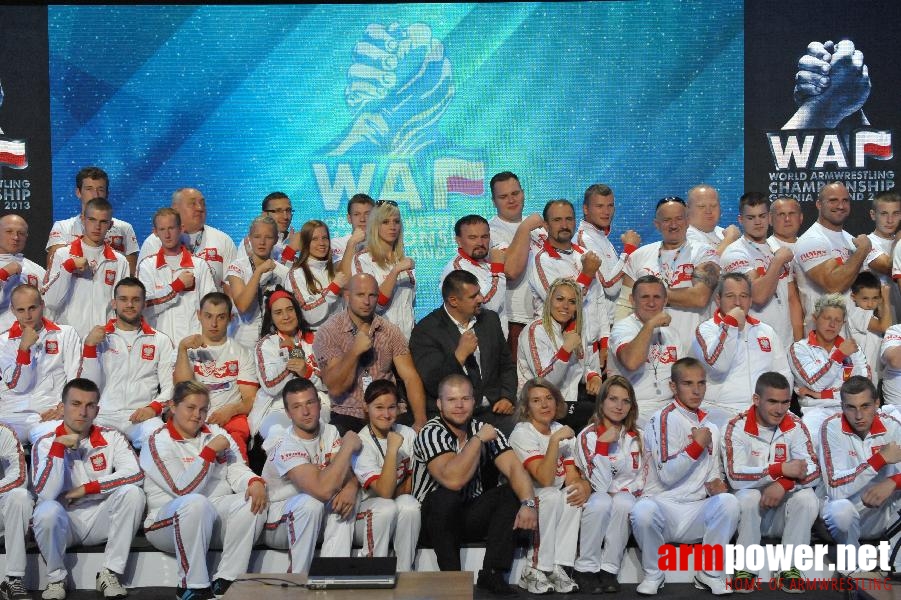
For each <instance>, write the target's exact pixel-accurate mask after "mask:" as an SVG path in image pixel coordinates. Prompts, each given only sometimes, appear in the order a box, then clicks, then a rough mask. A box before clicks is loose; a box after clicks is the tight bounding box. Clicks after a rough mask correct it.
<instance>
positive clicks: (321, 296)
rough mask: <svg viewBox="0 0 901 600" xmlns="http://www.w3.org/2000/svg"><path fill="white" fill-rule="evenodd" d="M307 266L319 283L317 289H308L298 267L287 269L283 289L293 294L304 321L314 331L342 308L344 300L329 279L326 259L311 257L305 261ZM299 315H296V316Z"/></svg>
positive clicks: (336, 285)
mask: <svg viewBox="0 0 901 600" xmlns="http://www.w3.org/2000/svg"><path fill="white" fill-rule="evenodd" d="M307 266H309V267H310V273H311V274H312V275H313V279H315V280H316V283H317V284H318V285H319V291H318V292H311V291H310V289H309V288H308V287H307V280H306V277H305V276H304V272H303V269H301V268H299V267H298V268H295V269H290V270H289V271H288V280H287V281H286V282H285V289H286V290H288V291H289V292H291V293H292V294H294V297H295V298H296V299H297V303H298V304H300V311H301V312H302V313H303V320H304V323H306V324H307V326H308V327H309V328H310V329H312V330H313V331H316V330H317V329H319V327H320V326H322V324H323V323H325V321H326V319H328V318H329V317H330V316H332V315H333V314H335V313H336V312H340V311H341V310H342V309H343V308H344V300H343V299H342V297H341V288H340V287H338V284H337V283H335V282H333V281H330V280H329V274H328V269H327V261H324V260H315V259H312V258H311V259H309V260H308V261H307ZM300 316H301V315H298V318H300Z"/></svg>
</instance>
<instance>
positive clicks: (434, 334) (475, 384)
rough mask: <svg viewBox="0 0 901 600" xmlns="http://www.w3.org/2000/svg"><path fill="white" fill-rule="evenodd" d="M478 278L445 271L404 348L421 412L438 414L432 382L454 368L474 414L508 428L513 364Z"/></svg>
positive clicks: (510, 424)
mask: <svg viewBox="0 0 901 600" xmlns="http://www.w3.org/2000/svg"><path fill="white" fill-rule="evenodd" d="M487 230H488V226H487V223H486V224H485V231H486V232H487ZM479 283H480V282H479V280H478V278H477V277H476V276H475V275H473V274H472V273H471V272H470V271H468V270H467V271H464V270H462V269H458V270H455V271H451V272H450V273H449V274H448V275H447V276H446V277H445V278H444V282H443V283H442V284H441V296H442V298H444V304H442V305H441V306H440V307H438V308H437V309H435V310H434V311H432V312H431V313H430V314H428V315H426V316H425V317H424V318H423V319H422V320H421V321H419V323H417V324H416V326H415V327H414V328H413V333H412V335H410V352H411V354H412V355H413V363H414V364H415V365H416V370H417V371H418V372H419V375H420V377H421V378H422V383H423V386H424V387H425V390H426V415H427V416H429V417H434V416H435V415H437V414H438V408H437V398H438V383H439V382H440V381H441V380H443V379H444V378H445V377H447V376H448V375H450V374H452V373H459V374H461V375H466V377H468V378H469V381H470V382H471V383H472V388H473V390H474V396H475V397H476V399H477V401H476V407H475V409H474V410H475V414H476V415H478V418H479V419H481V420H483V421H485V422H487V423H491V424H492V425H494V426H495V427H497V428H498V429H500V430H501V431H504V432H505V433H508V432H511V431H513V426H514V425H515V424H516V419H515V418H514V417H513V413H514V402H515V400H516V387H517V386H516V368H515V365H514V363H513V358H512V356H511V355H510V350H509V348H508V347H507V343H506V341H505V337H504V332H503V331H502V330H501V325H500V322H499V319H498V316H497V315H496V314H495V313H494V311H491V310H488V309H486V308H485V305H484V304H483V298H484V296H483V293H482V291H481V290H480V286H479Z"/></svg>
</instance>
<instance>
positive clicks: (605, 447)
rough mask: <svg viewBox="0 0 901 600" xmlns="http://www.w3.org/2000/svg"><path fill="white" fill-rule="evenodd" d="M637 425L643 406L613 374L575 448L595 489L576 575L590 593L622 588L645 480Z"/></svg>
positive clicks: (583, 528) (587, 506)
mask: <svg viewBox="0 0 901 600" xmlns="http://www.w3.org/2000/svg"><path fill="white" fill-rule="evenodd" d="M637 421H638V402H637V400H636V398H635V390H634V388H633V387H632V384H631V383H629V380H628V379H626V378H625V377H623V376H622V375H611V376H610V377H608V378H607V380H606V381H605V382H604V383H603V384H602V385H601V389H600V390H599V391H598V395H597V403H596V405H595V412H594V415H593V416H592V418H591V423H590V424H589V425H588V427H586V428H585V429H584V430H582V432H581V433H579V437H578V438H577V441H576V444H575V446H576V448H575V452H574V458H575V463H576V465H577V466H578V467H579V469H580V470H581V471H582V474H583V475H584V476H585V477H587V478H588V481H589V482H590V483H591V489H592V494H591V497H590V498H589V499H588V502H586V503H585V506H584V507H583V508H582V524H581V532H582V533H581V538H580V541H579V558H578V559H577V560H576V573H575V574H574V575H575V578H576V582H578V584H579V587H580V588H581V589H582V591H583V592H586V593H593V594H596V593H601V592H606V593H613V592H618V591H619V590H620V587H619V582H618V581H617V574H618V573H619V568H620V564H621V563H622V560H623V553H624V552H625V550H626V542H628V541H629V511H631V510H632V506H633V505H634V504H635V501H636V499H637V497H638V496H639V495H640V494H641V491H642V489H643V488H644V480H645V464H646V463H645V460H644V456H643V449H642V445H641V430H639V429H638V428H637V426H636V422H637ZM602 548H603V550H602Z"/></svg>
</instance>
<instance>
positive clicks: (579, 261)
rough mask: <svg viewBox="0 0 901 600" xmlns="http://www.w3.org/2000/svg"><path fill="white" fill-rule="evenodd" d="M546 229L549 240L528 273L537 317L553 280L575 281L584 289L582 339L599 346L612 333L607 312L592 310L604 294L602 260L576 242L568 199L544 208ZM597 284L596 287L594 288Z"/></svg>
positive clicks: (574, 220)
mask: <svg viewBox="0 0 901 600" xmlns="http://www.w3.org/2000/svg"><path fill="white" fill-rule="evenodd" d="M543 217H544V227H545V229H546V230H547V236H548V237H547V240H545V242H544V247H542V248H541V250H538V251H537V252H535V254H534V256H533V257H532V260H531V265H530V270H529V285H530V286H531V288H532V302H533V307H534V311H535V313H534V315H535V317H540V316H541V314H542V312H543V310H544V302H545V300H546V299H547V292H548V290H549V289H550V287H551V284H552V283H553V282H554V280H556V279H558V278H564V279H572V280H574V281H575V282H576V283H578V284H579V285H581V286H582V305H583V310H584V311H585V314H586V315H591V316H592V317H594V318H593V319H587V320H586V323H585V330H584V331H583V334H582V338H583V339H584V340H586V342H587V343H588V344H600V343H601V339H600V338H601V333H606V332H607V331H609V330H610V326H609V324H608V321H607V314H606V313H597V311H594V310H592V308H593V306H594V305H595V304H596V303H597V295H598V294H603V293H604V292H603V291H602V290H601V284H600V283H597V280H596V275H597V273H598V269H600V267H601V258H600V257H599V256H598V255H597V254H596V253H595V252H594V251H593V250H587V249H585V248H583V247H582V246H579V245H578V244H574V243H573V241H572V240H573V236H574V235H575V232H576V211H575V208H574V207H573V205H572V202H570V201H569V200H562V199H561V200H551V201H550V202H548V203H547V204H546V205H545V206H544V212H543ZM595 284H596V285H595Z"/></svg>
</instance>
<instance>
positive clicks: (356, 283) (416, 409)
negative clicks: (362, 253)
mask: <svg viewBox="0 0 901 600" xmlns="http://www.w3.org/2000/svg"><path fill="white" fill-rule="evenodd" d="M378 297H379V286H378V282H376V280H375V278H374V277H373V276H372V275H369V274H367V273H358V274H356V275H354V276H353V277H351V278H350V282H349V283H348V284H347V286H345V288H344V303H345V305H346V306H347V308H346V310H343V311H341V312H338V313H335V314H334V315H332V316H331V317H329V318H328V320H327V321H326V322H325V323H323V324H322V326H321V327H320V328H319V329H318V330H317V331H316V339H315V340H314V341H313V355H314V356H315V357H316V362H317V363H318V364H319V369H320V372H321V373H322V382H323V383H324V384H325V386H326V387H327V388H328V390H329V397H330V398H331V405H332V412H331V416H330V422H331V423H332V424H333V425H335V426H336V427H337V428H338V430H339V431H340V432H341V434H342V435H343V434H344V433H345V432H347V431H359V430H361V429H363V428H364V427H365V426H366V425H367V423H368V421H367V420H366V418H365V417H366V415H365V413H364V411H363V405H364V403H363V394H364V393H365V391H366V388H367V387H368V386H369V384H370V383H372V382H373V381H375V380H376V379H389V380H391V381H394V372H393V371H392V367H394V370H395V371H396V372H397V374H398V375H399V376H400V378H401V380H402V381H403V383H404V388H405V389H406V391H407V399H406V400H407V405H408V406H409V411H410V412H412V413H413V420H412V423H413V426H414V428H415V429H416V430H417V431H419V429H420V428H422V426H423V425H425V422H426V414H425V389H424V388H423V385H422V379H420V377H419V373H418V372H417V371H416V367H415V366H414V364H413V357H412V356H411V355H410V349H409V347H408V346H407V339H406V337H404V334H403V333H402V332H401V330H400V329H399V328H398V327H397V325H394V324H393V323H391V322H390V321H387V320H386V319H384V318H383V317H380V316H379V315H377V314H375V309H376V304H377V303H378ZM403 410H404V409H403V408H402V411H403ZM402 420H403V417H402Z"/></svg>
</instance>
